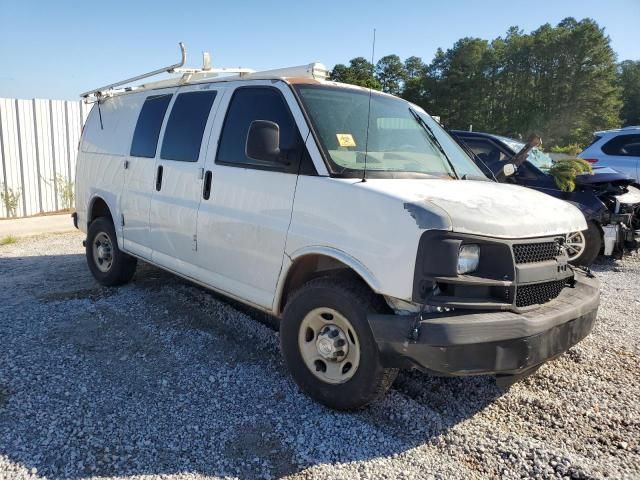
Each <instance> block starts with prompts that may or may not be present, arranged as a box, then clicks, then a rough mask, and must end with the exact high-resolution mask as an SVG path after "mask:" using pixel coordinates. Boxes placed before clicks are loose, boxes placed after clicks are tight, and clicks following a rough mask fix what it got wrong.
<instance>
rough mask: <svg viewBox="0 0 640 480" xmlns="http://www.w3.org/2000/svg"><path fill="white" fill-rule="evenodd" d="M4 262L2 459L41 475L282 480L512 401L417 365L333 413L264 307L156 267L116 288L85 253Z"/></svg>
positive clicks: (385, 454) (430, 434)
mask: <svg viewBox="0 0 640 480" xmlns="http://www.w3.org/2000/svg"><path fill="white" fill-rule="evenodd" d="M18 266H19V268H18ZM0 268H2V269H7V270H4V271H10V272H11V271H13V272H16V271H17V272H18V274H17V276H16V278H15V282H14V283H15V284H16V285H18V287H17V289H14V290H13V292H12V293H9V290H8V289H6V288H2V289H0V338H5V339H7V341H6V343H4V345H3V346H2V347H0V365H2V367H0V454H1V455H2V456H6V457H8V458H9V459H10V460H11V461H13V462H16V463H18V464H20V465H22V466H23V467H24V468H26V469H29V470H30V469H32V468H36V469H37V472H38V474H39V475H43V476H47V477H51V478H59V477H65V478H73V479H79V478H84V477H87V476H92V475H101V476H109V477H125V476H131V475H170V474H177V473H186V472H190V473H194V474H203V475H215V476H236V477H239V478H246V479H249V478H274V477H282V476H286V475H291V474H295V473H298V472H301V471H303V470H304V469H306V468H309V467H312V466H314V465H320V464H331V463H348V462H354V461H362V460H370V459H376V458H389V457H391V456H393V455H395V454H401V453H403V452H406V451H407V450H409V449H412V448H415V447H418V446H420V445H423V444H425V443H437V442H439V438H438V437H439V435H441V434H443V433H446V432H447V431H448V430H449V429H451V428H452V427H453V426H455V425H457V424H458V423H460V422H462V421H464V420H465V419H468V418H470V417H472V416H473V415H474V414H475V413H477V412H478V411H480V410H482V409H484V408H485V407H486V406H487V405H489V404H490V403H491V402H493V401H494V400H495V399H496V398H497V397H498V396H499V395H500V394H501V392H500V391H499V390H498V389H497V388H496V387H495V384H494V382H493V381H492V380H490V379H487V378H470V379H444V378H431V377H428V376H426V375H422V374H420V373H416V372H406V373H401V374H400V376H399V377H398V380H397V381H396V384H395V386H394V388H392V390H391V391H390V392H389V394H388V395H387V396H386V397H385V398H384V399H383V400H381V401H379V402H376V403H374V404H373V405H371V406H370V407H368V408H366V409H364V410H361V411H359V412H355V413H340V412H334V411H331V410H328V409H326V408H324V407H322V406H321V405H319V404H317V403H315V402H313V401H311V400H310V399H308V398H307V397H305V396H304V395H302V394H301V393H300V392H299V391H298V389H297V388H296V386H295V385H294V384H293V382H292V381H291V380H290V378H289V376H288V374H287V372H286V369H285V367H284V365H283V363H282V360H281V357H280V352H279V349H278V338H277V334H276V333H275V332H274V331H273V330H272V329H270V328H268V327H267V326H265V324H264V323H267V324H268V323H269V319H268V318H266V317H265V316H264V314H262V313H260V312H256V311H251V309H247V308H246V307H243V308H242V309H241V310H238V309H237V308H236V307H237V305H236V304H235V303H229V302H227V301H220V299H221V298H222V297H220V296H218V295H212V294H210V293H209V292H207V291H205V290H203V289H201V288H199V287H195V286H192V285H191V284H189V283H188V282H186V281H183V280H180V279H178V278H177V277H175V276H173V275H170V274H168V273H166V272H163V271H161V270H158V269H156V268H154V267H150V266H148V265H140V266H139V268H138V271H137V273H136V277H135V279H134V281H133V282H132V283H131V284H129V285H127V286H123V287H120V288H117V289H103V288H102V287H98V286H96V284H95V282H94V281H93V280H92V279H91V277H90V275H89V273H88V271H86V267H84V258H83V256H82V255H65V256H60V257H57V256H46V257H30V258H29V259H28V261H26V260H24V259H22V260H16V259H6V258H3V259H0ZM43 276H45V278H42V277H43ZM47 276H53V277H54V279H53V280H52V281H51V282H49V281H48V280H47V278H46V277H47ZM26 278H28V279H29V281H28V282H27V281H25V279H26ZM34 285H35V286H39V287H38V288H35V287H34ZM9 295H12V296H14V300H13V301H14V302H16V305H17V306H18V307H19V308H15V309H14V308H12V312H14V313H13V316H12V318H11V321H7V320H8V318H7V316H6V315H5V314H6V313H7V312H8V311H9V309H8V307H7V305H8V303H7V302H8V300H9V298H8V297H9ZM3 305H4V306H3ZM3 317H4V320H3V319H2V318H3ZM256 320H259V321H256ZM260 322H263V323H260ZM8 391H11V396H7V395H6V392H8ZM3 401H4V405H3ZM442 461H443V462H448V461H451V462H453V461H454V460H449V459H443V460H442Z"/></svg>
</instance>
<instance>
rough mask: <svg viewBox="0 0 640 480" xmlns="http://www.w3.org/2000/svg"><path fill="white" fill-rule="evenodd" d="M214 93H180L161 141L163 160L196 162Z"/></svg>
mask: <svg viewBox="0 0 640 480" xmlns="http://www.w3.org/2000/svg"><path fill="white" fill-rule="evenodd" d="M215 98H216V92H215V91H214V90H207V91H200V92H186V93H181V94H179V95H178V97H177V98H176V101H175V103H174V104H173V108H172V109H171V113H170V114H169V120H168V122H167V128H166V129H165V132H164V138H163V140H162V150H161V152H160V158H163V159H165V160H177V161H180V162H197V161H198V157H199V155H200V146H201V145H202V135H203V134H204V128H205V126H206V125H207V119H208V118H209V112H210V111H211V106H212V105H213V101H214V100H215Z"/></svg>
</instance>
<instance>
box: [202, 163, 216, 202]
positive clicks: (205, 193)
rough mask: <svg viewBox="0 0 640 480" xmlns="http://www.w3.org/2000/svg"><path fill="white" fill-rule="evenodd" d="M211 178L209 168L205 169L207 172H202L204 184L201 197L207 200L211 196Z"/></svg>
mask: <svg viewBox="0 0 640 480" xmlns="http://www.w3.org/2000/svg"><path fill="white" fill-rule="evenodd" d="M212 178H213V174H212V173H211V170H207V172H206V173H205V174H204V186H203V188H202V198H204V199H205V200H209V197H210V196H211V180H212Z"/></svg>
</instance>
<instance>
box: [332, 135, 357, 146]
mask: <svg viewBox="0 0 640 480" xmlns="http://www.w3.org/2000/svg"><path fill="white" fill-rule="evenodd" d="M336 137H337V138H338V145H340V146H341V147H355V146H356V141H355V140H354V139H353V135H351V134H350V133H336Z"/></svg>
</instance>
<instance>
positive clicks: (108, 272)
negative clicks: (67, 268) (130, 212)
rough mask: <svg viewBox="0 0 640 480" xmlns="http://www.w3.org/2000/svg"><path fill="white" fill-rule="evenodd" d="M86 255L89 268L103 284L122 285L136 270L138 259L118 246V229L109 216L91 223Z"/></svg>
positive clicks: (110, 285)
mask: <svg viewBox="0 0 640 480" xmlns="http://www.w3.org/2000/svg"><path fill="white" fill-rule="evenodd" d="M86 255H87V264H88V265H89V270H91V273H92V274H93V277H94V278H95V279H96V280H97V281H98V283H100V284H101V285H105V286H108V287H113V286H116V285H122V284H123V283H127V282H128V281H129V280H131V278H132V277H133V274H134V273H135V271H136V264H137V260H136V259H135V258H134V257H131V256H129V255H127V254H126V253H124V252H123V251H121V250H120V249H119V248H118V240H117V237H116V230H115V228H114V226H113V222H112V221H111V219H110V218H108V217H99V218H96V219H95V220H94V221H93V222H91V225H89V230H88V232H87V242H86Z"/></svg>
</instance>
